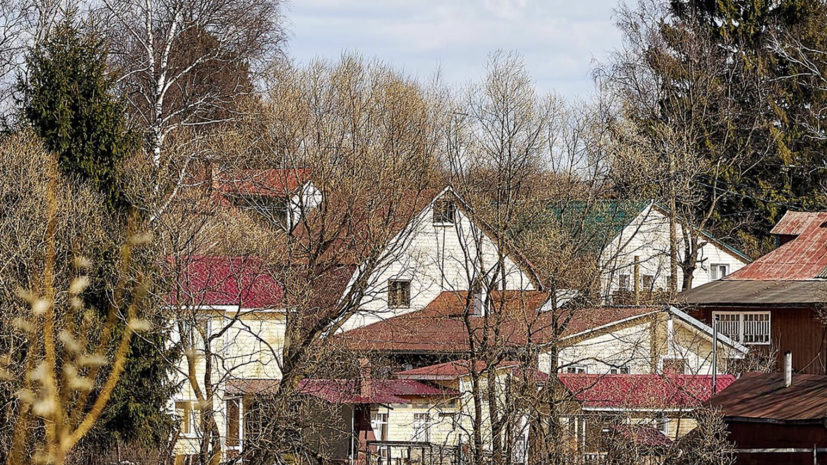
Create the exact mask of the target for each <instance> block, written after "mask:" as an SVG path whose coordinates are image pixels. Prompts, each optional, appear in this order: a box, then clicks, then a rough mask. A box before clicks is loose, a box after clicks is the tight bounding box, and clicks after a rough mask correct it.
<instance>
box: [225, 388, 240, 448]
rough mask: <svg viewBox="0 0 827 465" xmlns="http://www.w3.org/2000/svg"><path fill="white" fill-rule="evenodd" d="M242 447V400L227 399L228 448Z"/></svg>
mask: <svg viewBox="0 0 827 465" xmlns="http://www.w3.org/2000/svg"><path fill="white" fill-rule="evenodd" d="M240 446H241V399H227V448H228V449H239V448H240Z"/></svg>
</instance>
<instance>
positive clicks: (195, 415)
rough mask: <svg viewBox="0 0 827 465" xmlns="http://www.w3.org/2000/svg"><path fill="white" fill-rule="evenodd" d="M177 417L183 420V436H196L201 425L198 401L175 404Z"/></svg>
mask: <svg viewBox="0 0 827 465" xmlns="http://www.w3.org/2000/svg"><path fill="white" fill-rule="evenodd" d="M175 415H176V416H178V418H180V419H181V435H182V436H194V435H195V434H196V433H197V432H198V430H199V428H198V425H200V424H201V407H199V406H198V402H197V401H188V400H187V401H178V402H175Z"/></svg>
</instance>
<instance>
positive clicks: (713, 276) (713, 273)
mask: <svg viewBox="0 0 827 465" xmlns="http://www.w3.org/2000/svg"><path fill="white" fill-rule="evenodd" d="M721 268H725V269H726V271H725V272H724V275H723V276H720V275H719V273H718V271H719V270H720V269H721ZM729 270H730V266H729V263H710V264H709V280H710V281H717V280H719V279H721V278H724V277H726V276H727V275H729V273H730V271H729Z"/></svg>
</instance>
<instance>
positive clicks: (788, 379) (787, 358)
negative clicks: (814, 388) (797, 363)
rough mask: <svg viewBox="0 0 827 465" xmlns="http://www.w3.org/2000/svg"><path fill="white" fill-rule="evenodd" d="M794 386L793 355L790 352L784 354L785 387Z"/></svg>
mask: <svg viewBox="0 0 827 465" xmlns="http://www.w3.org/2000/svg"><path fill="white" fill-rule="evenodd" d="M792 384H793V353H792V352H790V351H789V350H788V351H787V352H785V353H784V387H790V386H792Z"/></svg>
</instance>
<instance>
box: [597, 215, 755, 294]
mask: <svg viewBox="0 0 827 465" xmlns="http://www.w3.org/2000/svg"><path fill="white" fill-rule="evenodd" d="M704 242H706V243H705V244H704V245H703V246H702V247H701V249H700V252H699V254H698V266H697V267H696V269H695V273H694V277H693V281H692V286H693V287H697V286H700V285H702V284H706V283H708V282H709V281H710V270H709V268H710V265H712V264H725V265H728V267H729V273H733V272H735V271H737V270H739V269H741V268H742V267H744V265H746V262H745V261H744V260H743V259H742V258H740V257H738V256H736V255H735V254H734V253H732V252H730V251H728V250H726V249H724V248H723V247H722V246H720V245H718V244H717V243H715V242H712V241H708V240H706V241H704ZM678 244H679V253H678V256H679V258H680V257H681V256H683V253H684V247H683V228H682V227H681V226H679V227H678ZM635 257H639V260H640V275H641V277H642V276H643V275H650V276H653V277H654V286H653V287H654V288H655V289H661V290H666V289H668V286H669V268H670V267H669V218H668V217H667V216H665V215H664V214H663V213H662V212H661V211H660V210H658V209H657V208H653V205H651V204H650V205H649V206H648V207H646V209H644V211H643V212H641V213H640V214H639V215H638V216H637V217H636V218H635V219H634V220H632V221H631V222H630V223H629V224H628V225H627V226H626V227H625V228H623V230H622V231H621V232H620V234H618V236H617V237H615V238H614V239H613V240H612V242H611V243H610V244H609V245H608V246H607V247H606V248H605V249H604V250H603V252H602V254H601V270H603V275H604V277H603V292H604V294H603V295H604V296H606V297H608V296H611V295H612V294H614V293H615V292H617V291H618V290H619V288H620V275H623V274H626V275H628V276H629V277H630V278H629V288H630V290H631V289H634V281H633V280H634V263H635ZM641 280H642V279H641ZM677 282H678V286H680V285H681V284H682V282H683V272H682V271H681V269H680V268H678V281H677ZM641 290H644V291H645V290H648V289H643V288H642V287H641Z"/></svg>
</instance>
